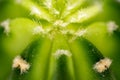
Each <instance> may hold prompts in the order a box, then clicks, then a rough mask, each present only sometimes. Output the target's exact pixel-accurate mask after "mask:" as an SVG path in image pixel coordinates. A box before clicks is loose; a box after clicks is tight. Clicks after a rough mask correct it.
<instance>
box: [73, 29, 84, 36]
mask: <svg viewBox="0 0 120 80" xmlns="http://www.w3.org/2000/svg"><path fill="white" fill-rule="evenodd" d="M85 33H86V29H82V30H78V31H77V32H76V33H75V35H76V36H77V37H80V36H83V35H84V34H85Z"/></svg>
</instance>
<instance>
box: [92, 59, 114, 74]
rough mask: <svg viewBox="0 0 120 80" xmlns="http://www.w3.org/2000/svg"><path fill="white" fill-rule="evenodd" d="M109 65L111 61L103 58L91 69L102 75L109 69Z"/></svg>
mask: <svg viewBox="0 0 120 80" xmlns="http://www.w3.org/2000/svg"><path fill="white" fill-rule="evenodd" d="M111 63H112V60H111V59H109V58H104V59H101V60H100V61H99V62H97V63H96V64H95V65H94V67H93V69H94V70H96V71H97V72H99V73H102V72H104V71H105V70H107V69H108V68H109V67H110V65H111Z"/></svg>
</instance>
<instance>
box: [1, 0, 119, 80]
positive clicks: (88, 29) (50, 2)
mask: <svg viewBox="0 0 120 80" xmlns="http://www.w3.org/2000/svg"><path fill="white" fill-rule="evenodd" d="M15 4H16V5H20V6H22V7H23V8H25V9H26V10H28V11H29V16H30V17H28V18H25V17H22V18H16V19H7V20H5V21H3V22H1V23H0V46H1V47H0V48H1V49H0V50H1V52H0V53H2V54H5V55H7V56H11V58H12V59H11V60H10V65H11V66H9V67H10V68H9V70H8V71H9V72H7V73H8V74H7V80H115V79H114V75H113V74H112V72H111V70H110V67H111V64H112V59H110V58H109V57H107V56H104V55H103V53H102V52H104V51H102V49H103V48H99V46H98V45H95V44H96V43H97V42H99V41H100V40H102V41H103V42H105V41H107V40H108V37H109V36H112V35H113V34H114V31H116V30H117V29H118V26H117V25H116V24H115V22H113V21H111V22H108V23H107V22H99V21H98V22H96V21H95V19H96V17H97V16H98V14H100V13H101V12H102V11H103V9H102V2H101V1H99V0H96V1H93V2H92V0H91V2H90V1H89V0H15ZM105 36H107V38H106V37H105ZM94 42H95V43H94ZM102 45H104V43H103V44H102ZM111 48H112V47H111ZM0 79H1V78H0Z"/></svg>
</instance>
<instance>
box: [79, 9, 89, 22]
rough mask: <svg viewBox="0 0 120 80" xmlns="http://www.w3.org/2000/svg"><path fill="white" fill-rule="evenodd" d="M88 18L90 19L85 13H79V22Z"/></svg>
mask: <svg viewBox="0 0 120 80" xmlns="http://www.w3.org/2000/svg"><path fill="white" fill-rule="evenodd" d="M87 17H88V15H87V14H86V13H85V12H81V11H79V13H78V20H81V19H83V18H87Z"/></svg>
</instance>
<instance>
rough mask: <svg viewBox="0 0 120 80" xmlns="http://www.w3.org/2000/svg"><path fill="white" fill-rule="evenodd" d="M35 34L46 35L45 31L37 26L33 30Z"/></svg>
mask: <svg viewBox="0 0 120 80" xmlns="http://www.w3.org/2000/svg"><path fill="white" fill-rule="evenodd" d="M33 34H34V35H36V34H45V30H44V29H43V28H42V27H41V26H37V27H35V28H34V29H33Z"/></svg>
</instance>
